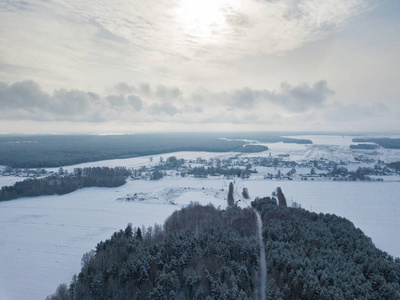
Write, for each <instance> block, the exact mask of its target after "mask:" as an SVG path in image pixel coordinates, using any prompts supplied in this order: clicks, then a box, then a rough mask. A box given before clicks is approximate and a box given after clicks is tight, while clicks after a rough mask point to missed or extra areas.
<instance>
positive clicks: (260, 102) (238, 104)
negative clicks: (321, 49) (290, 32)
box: [192, 80, 335, 113]
mask: <svg viewBox="0 0 400 300" xmlns="http://www.w3.org/2000/svg"><path fill="white" fill-rule="evenodd" d="M334 94H335V92H334V91H333V90H332V89H331V88H329V87H328V83H327V82H326V81H325V80H322V81H318V82H316V83H314V84H313V85H311V86H310V85H309V84H306V83H303V84H299V85H296V86H292V85H290V84H288V83H282V84H281V87H280V90H278V91H275V90H268V89H252V88H249V87H245V88H242V89H239V90H233V91H229V92H222V93H210V92H208V91H207V90H201V91H199V92H197V93H194V94H193V95H192V99H193V100H194V101H200V102H209V103H212V105H214V106H215V105H218V104H219V105H221V104H222V105H225V106H226V109H229V110H238V111H252V110H260V109H265V106H269V107H270V106H271V105H276V106H278V107H279V108H281V109H283V111H284V112H293V113H302V112H306V111H310V110H312V109H315V108H320V107H322V106H323V104H324V103H325V102H326V100H327V98H329V97H330V96H333V95H334Z"/></svg>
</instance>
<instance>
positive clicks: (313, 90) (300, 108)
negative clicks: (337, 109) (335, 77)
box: [264, 80, 335, 112]
mask: <svg viewBox="0 0 400 300" xmlns="http://www.w3.org/2000/svg"><path fill="white" fill-rule="evenodd" d="M281 89H282V91H281V92H272V93H269V92H264V93H265V95H266V98H267V100H269V101H272V102H274V103H277V104H279V105H281V106H283V107H285V108H286V109H287V110H288V111H293V112H304V111H308V110H310V109H312V108H317V107H321V106H322V105H323V103H324V102H325V101H326V99H327V98H328V97H329V96H332V95H334V94H335V92H334V91H333V90H332V89H330V88H329V87H328V84H327V82H326V81H325V80H323V81H318V82H316V83H314V84H313V85H312V86H311V87H310V86H309V85H308V84H301V85H299V86H294V87H292V86H291V85H290V84H288V83H282V85H281Z"/></svg>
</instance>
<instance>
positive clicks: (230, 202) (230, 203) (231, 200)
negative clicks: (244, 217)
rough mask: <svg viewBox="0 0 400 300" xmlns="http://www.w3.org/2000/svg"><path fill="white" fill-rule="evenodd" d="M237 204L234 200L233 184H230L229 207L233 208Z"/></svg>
mask: <svg viewBox="0 0 400 300" xmlns="http://www.w3.org/2000/svg"><path fill="white" fill-rule="evenodd" d="M234 204H235V200H234V199H233V183H232V182H231V183H229V192H228V206H233V205H234Z"/></svg>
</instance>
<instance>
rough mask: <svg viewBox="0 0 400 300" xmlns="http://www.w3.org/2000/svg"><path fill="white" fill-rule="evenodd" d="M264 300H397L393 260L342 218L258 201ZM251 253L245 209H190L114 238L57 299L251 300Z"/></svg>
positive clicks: (88, 258) (255, 285)
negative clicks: (264, 262)
mask: <svg viewBox="0 0 400 300" xmlns="http://www.w3.org/2000/svg"><path fill="white" fill-rule="evenodd" d="M252 207H253V208H254V209H256V210H257V211H259V212H260V214H261V217H262V221H263V232H262V236H263V242H264V243H265V253H266V258H267V271H268V274H267V295H266V299H281V300H284V299H285V300H286V299H371V300H372V299H399V298H400V259H399V258H396V259H394V258H393V257H391V256H390V255H388V254H387V253H385V252H382V251H381V250H379V249H377V248H376V247H375V246H374V244H373V243H372V241H371V239H370V238H368V237H367V236H365V235H364V234H363V232H362V231H361V230H360V229H357V228H355V227H354V225H353V224H352V223H351V222H350V221H348V220H346V219H344V218H341V217H337V216H335V215H330V214H316V213H312V212H308V211H306V210H304V209H301V208H292V207H286V206H285V203H284V202H283V201H282V199H281V200H280V201H279V205H278V204H277V200H276V199H275V198H270V197H265V198H256V200H254V201H253V202H252ZM259 249H260V248H259V246H258V244H257V239H256V221H255V215H254V212H253V210H252V209H250V208H246V209H241V208H238V207H236V206H233V207H229V208H227V209H226V210H220V209H216V208H215V207H213V206H212V205H208V206H200V205H199V204H196V203H192V204H191V205H190V206H188V207H186V208H183V209H182V210H180V211H176V212H174V213H173V214H172V215H171V216H170V217H169V218H168V219H167V220H166V222H165V224H164V226H160V225H155V226H154V227H149V228H147V229H145V228H144V227H142V228H138V227H136V228H132V226H131V225H129V224H128V226H127V227H126V229H125V230H120V231H119V232H115V233H114V234H113V236H112V237H111V238H110V239H108V240H106V241H104V242H100V243H98V244H97V246H96V250H93V251H91V252H88V253H86V254H85V255H84V256H83V258H82V269H81V271H80V272H79V273H78V274H77V275H75V276H74V277H73V278H72V281H71V283H70V285H69V286H68V285H67V284H61V285H60V286H59V287H58V288H57V289H56V292H55V293H54V294H53V295H50V296H49V297H48V298H47V299H48V300H55V299H235V300H237V299H254V298H256V295H257V291H258V290H259V281H258V278H259V276H258V270H259V265H258V260H259Z"/></svg>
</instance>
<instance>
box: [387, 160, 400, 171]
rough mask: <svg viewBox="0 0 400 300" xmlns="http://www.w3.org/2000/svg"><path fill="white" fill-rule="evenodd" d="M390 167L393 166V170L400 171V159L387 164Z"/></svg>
mask: <svg viewBox="0 0 400 300" xmlns="http://www.w3.org/2000/svg"><path fill="white" fill-rule="evenodd" d="M386 165H387V166H388V167H389V168H392V169H393V170H396V171H400V161H396V162H392V163H388V164H386Z"/></svg>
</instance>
